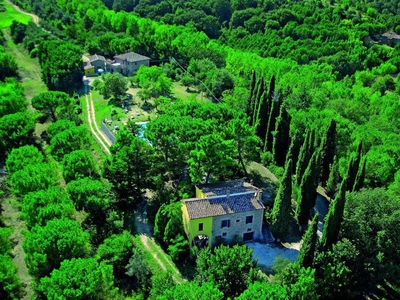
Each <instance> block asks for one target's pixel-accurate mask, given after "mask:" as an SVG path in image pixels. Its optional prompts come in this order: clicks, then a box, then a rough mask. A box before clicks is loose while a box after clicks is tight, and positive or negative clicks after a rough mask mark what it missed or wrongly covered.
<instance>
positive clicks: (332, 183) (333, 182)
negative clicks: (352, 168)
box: [326, 155, 339, 197]
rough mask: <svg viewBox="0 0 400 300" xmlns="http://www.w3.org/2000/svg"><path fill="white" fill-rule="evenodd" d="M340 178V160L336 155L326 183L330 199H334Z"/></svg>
mask: <svg viewBox="0 0 400 300" xmlns="http://www.w3.org/2000/svg"><path fill="white" fill-rule="evenodd" d="M338 177H339V159H338V157H337V156H336V155H335V157H334V158H333V163H332V164H331V165H330V172H329V178H328V181H327V182H326V192H327V194H328V196H329V197H333V195H334V194H335V192H336V188H337V183H338Z"/></svg>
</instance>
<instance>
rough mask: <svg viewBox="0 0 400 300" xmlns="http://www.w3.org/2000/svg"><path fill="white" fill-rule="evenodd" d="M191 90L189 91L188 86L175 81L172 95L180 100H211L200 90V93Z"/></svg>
mask: <svg viewBox="0 0 400 300" xmlns="http://www.w3.org/2000/svg"><path fill="white" fill-rule="evenodd" d="M190 91H191V92H188V90H187V89H186V87H184V86H183V85H182V84H181V83H180V82H174V83H173V84H172V95H173V96H174V97H175V98H177V99H180V100H188V101H191V100H199V101H204V102H209V100H208V99H207V97H205V95H204V94H203V93H202V92H200V93H198V92H197V91H196V90H194V89H190Z"/></svg>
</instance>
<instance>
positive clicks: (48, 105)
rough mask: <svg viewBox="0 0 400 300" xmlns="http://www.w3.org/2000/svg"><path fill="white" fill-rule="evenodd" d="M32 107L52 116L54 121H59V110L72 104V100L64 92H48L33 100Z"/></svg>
mask: <svg viewBox="0 0 400 300" xmlns="http://www.w3.org/2000/svg"><path fill="white" fill-rule="evenodd" d="M31 101H32V106H33V107H34V108H35V109H37V110H39V111H41V112H42V113H46V114H50V116H51V118H52V119H53V121H54V122H55V121H57V113H56V112H57V109H58V108H59V107H65V106H68V104H70V102H71V101H72V99H71V98H70V97H69V95H68V94H66V93H64V92H56V91H47V92H43V93H40V94H38V95H36V96H35V97H33V98H32V100H31Z"/></svg>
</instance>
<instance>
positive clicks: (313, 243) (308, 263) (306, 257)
mask: <svg viewBox="0 0 400 300" xmlns="http://www.w3.org/2000/svg"><path fill="white" fill-rule="evenodd" d="M318 218H319V214H316V215H315V216H314V218H313V219H312V222H311V225H310V227H308V229H307V231H306V233H305V234H304V237H303V244H302V246H301V249H300V253H299V257H298V258H297V261H298V263H299V265H300V267H302V268H310V267H312V265H313V262H314V255H315V250H316V248H317V240H318V235H317V229H318Z"/></svg>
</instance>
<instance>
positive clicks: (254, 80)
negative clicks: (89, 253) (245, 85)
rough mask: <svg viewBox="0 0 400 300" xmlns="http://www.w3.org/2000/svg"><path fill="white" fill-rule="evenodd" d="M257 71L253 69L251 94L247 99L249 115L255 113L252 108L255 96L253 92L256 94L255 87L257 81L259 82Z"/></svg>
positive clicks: (247, 113) (247, 112)
mask: <svg viewBox="0 0 400 300" xmlns="http://www.w3.org/2000/svg"><path fill="white" fill-rule="evenodd" d="M256 77H257V76H256V72H255V71H254V70H253V72H252V74H251V83H250V95H249V99H248V101H247V107H246V115H247V116H248V117H250V116H251V115H252V113H253V111H252V109H251V106H252V104H251V101H252V98H253V94H254V89H255V87H256V82H257V78H256Z"/></svg>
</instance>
